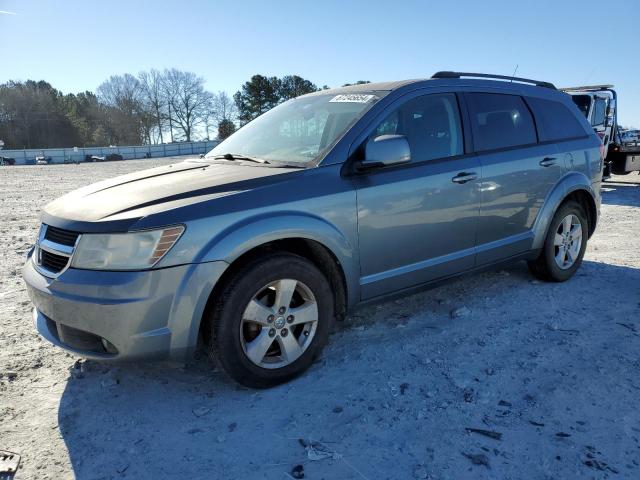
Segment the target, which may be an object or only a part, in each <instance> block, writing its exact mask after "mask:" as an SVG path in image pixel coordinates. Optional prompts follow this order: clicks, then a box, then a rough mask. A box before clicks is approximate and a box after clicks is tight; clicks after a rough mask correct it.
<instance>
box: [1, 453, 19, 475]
mask: <svg viewBox="0 0 640 480" xmlns="http://www.w3.org/2000/svg"><path fill="white" fill-rule="evenodd" d="M19 466H20V455H18V454H17V453H14V452H7V451H5V450H0V479H3V480H4V479H5V478H6V479H10V478H12V477H13V475H14V474H15V473H16V471H17V470H18V467H19Z"/></svg>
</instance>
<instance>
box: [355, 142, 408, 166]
mask: <svg viewBox="0 0 640 480" xmlns="http://www.w3.org/2000/svg"><path fill="white" fill-rule="evenodd" d="M410 161H411V149H410V148H409V142H408V140H407V137H405V136H404V135H380V136H379V137H376V138H372V139H371V140H369V141H368V142H367V144H366V145H365V149H364V160H363V161H362V162H360V165H359V168H360V169H361V170H368V169H371V168H382V167H390V166H392V165H401V164H403V163H409V162H410Z"/></svg>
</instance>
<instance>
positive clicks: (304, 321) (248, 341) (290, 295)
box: [240, 279, 318, 369]
mask: <svg viewBox="0 0 640 480" xmlns="http://www.w3.org/2000/svg"><path fill="white" fill-rule="evenodd" d="M317 325H318V304H317V302H316V298H315V296H314V295H313V292H312V291H311V289H310V288H309V287H308V286H307V285H305V284H304V283H303V282H300V281H298V280H293V279H281V280H276V281H274V282H271V283H269V284H268V285H265V286H264V287H262V288H261V289H260V290H258V291H257V292H256V293H255V295H253V297H252V298H251V300H250V301H249V303H248V305H247V306H246V308H245V310H244V313H243V315H242V321H241V322H240V343H241V344H242V349H243V351H244V353H245V355H246V356H247V358H248V359H249V360H250V361H251V362H252V363H254V364H255V365H258V366H259V367H262V368H269V369H274V368H282V367H285V366H287V365H290V364H291V363H293V362H295V361H296V360H297V359H298V358H300V356H301V355H302V354H303V353H304V352H305V350H306V349H307V348H308V347H309V345H310V344H311V342H312V340H313V337H314V335H315V333H316V329H317Z"/></svg>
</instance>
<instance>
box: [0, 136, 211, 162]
mask: <svg viewBox="0 0 640 480" xmlns="http://www.w3.org/2000/svg"><path fill="white" fill-rule="evenodd" d="M218 143H219V142H218V141H216V140H210V141H203V142H177V143H163V144H160V145H142V146H128V147H86V148H44V149H29V150H0V157H10V158H15V160H16V165H33V164H35V163H36V156H37V155H44V156H45V157H51V163H65V162H67V163H68V162H72V163H73V162H83V161H84V160H85V157H86V156H87V155H99V156H106V155H108V154H110V153H119V154H120V155H122V158H123V159H124V160H133V159H135V158H153V157H172V156H177V155H199V154H201V153H207V152H208V151H209V150H211V149H212V148H213V147H215V146H216V145H217V144H218ZM76 150H77V151H76Z"/></svg>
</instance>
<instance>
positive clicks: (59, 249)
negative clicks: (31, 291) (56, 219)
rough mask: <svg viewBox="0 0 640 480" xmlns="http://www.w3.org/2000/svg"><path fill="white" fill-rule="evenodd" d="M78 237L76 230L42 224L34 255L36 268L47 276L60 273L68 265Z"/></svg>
mask: <svg viewBox="0 0 640 480" xmlns="http://www.w3.org/2000/svg"><path fill="white" fill-rule="evenodd" d="M79 237H80V233H78V232H72V231H71V230H65V229H63V228H58V227H52V226H50V225H46V224H43V225H42V227H41V229H40V234H39V235H38V243H37V245H36V250H35V256H34V261H35V264H36V269H37V270H38V271H39V272H40V273H42V274H43V275H45V276H47V277H55V276H57V275H58V274H60V273H62V272H63V271H64V270H65V269H66V268H67V267H68V266H69V262H70V261H71V256H72V255H73V250H74V248H75V246H76V243H77V242H78V238H79Z"/></svg>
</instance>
